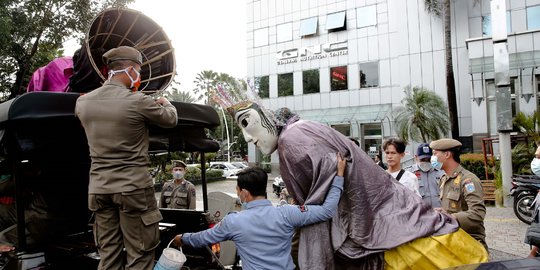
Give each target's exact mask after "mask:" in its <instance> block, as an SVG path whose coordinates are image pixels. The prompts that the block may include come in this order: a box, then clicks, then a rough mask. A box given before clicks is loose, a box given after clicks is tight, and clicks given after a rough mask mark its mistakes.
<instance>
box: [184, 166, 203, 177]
mask: <svg viewBox="0 0 540 270" xmlns="http://www.w3.org/2000/svg"><path fill="white" fill-rule="evenodd" d="M184 178H185V179H186V180H189V181H191V180H198V179H201V169H200V168H198V167H191V166H189V167H187V168H186V175H185V176H184Z"/></svg>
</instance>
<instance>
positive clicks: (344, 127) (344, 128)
mask: <svg viewBox="0 0 540 270" xmlns="http://www.w3.org/2000/svg"><path fill="white" fill-rule="evenodd" d="M331 127H332V128H333V129H335V130H337V131H339V133H341V134H343V135H345V136H347V137H349V136H351V125H350V124H339V125H331Z"/></svg>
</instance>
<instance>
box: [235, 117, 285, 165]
mask: <svg viewBox="0 0 540 270" xmlns="http://www.w3.org/2000/svg"><path fill="white" fill-rule="evenodd" d="M234 118H235V119H236V122H237V123H238V126H239V127H240V129H242V134H243V135H244V139H245V140H246V142H252V143H254V144H255V146H257V147H258V148H259V149H260V150H261V152H262V153H263V154H266V155H269V154H272V152H274V151H275V150H276V149H277V141H278V135H277V129H276V126H275V125H274V123H273V122H272V121H271V120H269V119H268V118H267V117H266V115H264V114H263V113H262V112H259V111H258V110H255V109H253V108H248V109H245V110H241V111H238V112H237V113H236V115H235V117H234Z"/></svg>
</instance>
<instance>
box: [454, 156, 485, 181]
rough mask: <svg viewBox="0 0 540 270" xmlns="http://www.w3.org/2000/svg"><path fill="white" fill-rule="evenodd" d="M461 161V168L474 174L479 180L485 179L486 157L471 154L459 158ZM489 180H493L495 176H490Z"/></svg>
mask: <svg viewBox="0 0 540 270" xmlns="http://www.w3.org/2000/svg"><path fill="white" fill-rule="evenodd" d="M459 158H460V159H461V162H460V164H461V166H462V167H463V168H465V169H467V170H469V171H470V172H472V173H474V174H475V175H476V176H478V178H480V179H485V178H486V171H485V167H484V155H482V154H478V153H469V154H463V155H461V156H459ZM488 177H489V178H491V179H493V174H492V173H490V174H489V175H488Z"/></svg>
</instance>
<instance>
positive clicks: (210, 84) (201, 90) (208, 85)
mask: <svg viewBox="0 0 540 270" xmlns="http://www.w3.org/2000/svg"><path fill="white" fill-rule="evenodd" d="M217 77H218V74H217V73H216V72H214V71H212V70H203V71H201V72H199V73H198V74H197V76H196V77H195V80H194V81H193V82H194V83H195V88H194V89H193V92H194V93H195V99H196V101H200V100H204V103H205V104H208V101H209V99H208V97H209V93H210V91H209V90H210V89H213V88H215V87H216V85H217Z"/></svg>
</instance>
